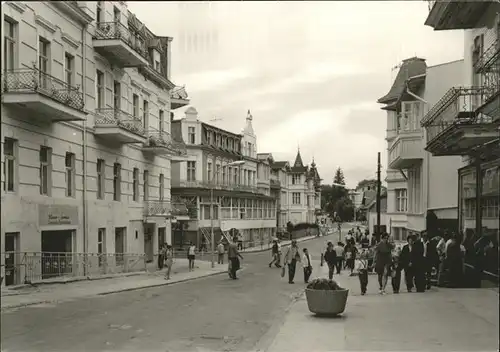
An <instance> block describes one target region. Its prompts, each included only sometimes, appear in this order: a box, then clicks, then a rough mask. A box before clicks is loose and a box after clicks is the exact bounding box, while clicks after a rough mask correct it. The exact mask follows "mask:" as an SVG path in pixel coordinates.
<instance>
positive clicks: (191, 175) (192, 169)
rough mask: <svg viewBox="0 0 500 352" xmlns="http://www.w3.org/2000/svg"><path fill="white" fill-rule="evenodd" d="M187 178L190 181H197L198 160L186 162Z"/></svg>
mask: <svg viewBox="0 0 500 352" xmlns="http://www.w3.org/2000/svg"><path fill="white" fill-rule="evenodd" d="M186 180H187V181H188V182H194V181H196V161H193V160H188V161H187V162H186Z"/></svg>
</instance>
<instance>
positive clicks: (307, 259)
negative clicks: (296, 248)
mask: <svg viewBox="0 0 500 352" xmlns="http://www.w3.org/2000/svg"><path fill="white" fill-rule="evenodd" d="M303 252H304V255H303V256H302V266H303V267H304V282H305V283H306V284H307V283H309V278H310V277H311V274H312V270H313V269H312V265H311V255H310V254H309V251H308V250H307V248H304V249H303Z"/></svg>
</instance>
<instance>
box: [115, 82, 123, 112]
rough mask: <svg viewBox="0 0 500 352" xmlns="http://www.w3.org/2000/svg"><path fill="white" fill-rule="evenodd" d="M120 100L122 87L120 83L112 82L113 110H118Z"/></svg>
mask: <svg viewBox="0 0 500 352" xmlns="http://www.w3.org/2000/svg"><path fill="white" fill-rule="evenodd" d="M121 100H122V86H121V84H120V82H118V81H114V82H113V107H114V108H115V110H120V107H121V105H122V104H121Z"/></svg>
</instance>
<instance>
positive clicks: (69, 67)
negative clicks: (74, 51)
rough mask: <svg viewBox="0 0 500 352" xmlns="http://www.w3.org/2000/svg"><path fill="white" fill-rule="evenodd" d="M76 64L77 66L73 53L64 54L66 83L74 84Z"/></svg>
mask: <svg viewBox="0 0 500 352" xmlns="http://www.w3.org/2000/svg"><path fill="white" fill-rule="evenodd" d="M74 66H75V57H74V56H73V55H71V54H68V53H65V54H64V73H65V78H66V83H67V84H68V86H72V85H73V83H74V82H73V81H74V79H73V77H74V72H73V71H74Z"/></svg>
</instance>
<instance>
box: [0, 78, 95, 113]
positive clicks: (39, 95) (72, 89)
mask: <svg viewBox="0 0 500 352" xmlns="http://www.w3.org/2000/svg"><path fill="white" fill-rule="evenodd" d="M3 79H4V92H3V94H2V102H3V103H4V104H9V105H12V106H13V107H19V108H21V109H28V110H31V111H32V115H28V114H24V115H25V116H37V117H41V118H43V119H44V120H46V121H50V122H58V121H83V120H85V119H86V118H87V113H86V112H85V111H84V99H83V93H82V92H81V91H80V88H79V87H78V86H71V85H69V84H67V83H66V82H63V81H62V80H60V79H58V78H55V77H53V76H51V75H49V74H48V73H45V72H42V71H40V70H38V69H36V68H32V69H30V68H23V69H18V70H7V71H5V73H4V77H3Z"/></svg>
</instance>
